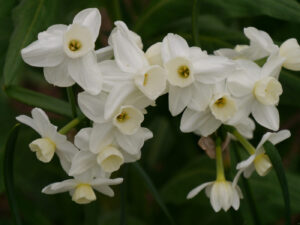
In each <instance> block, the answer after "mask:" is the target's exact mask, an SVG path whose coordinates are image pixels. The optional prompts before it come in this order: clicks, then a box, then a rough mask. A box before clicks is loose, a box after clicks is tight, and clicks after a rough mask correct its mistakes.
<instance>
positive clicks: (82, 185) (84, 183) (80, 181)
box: [42, 172, 123, 204]
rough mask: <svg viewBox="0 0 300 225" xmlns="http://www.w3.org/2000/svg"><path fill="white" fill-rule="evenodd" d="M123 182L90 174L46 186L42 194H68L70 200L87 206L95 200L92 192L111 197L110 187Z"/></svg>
mask: <svg viewBox="0 0 300 225" xmlns="http://www.w3.org/2000/svg"><path fill="white" fill-rule="evenodd" d="M122 182H123V178H115V179H110V178H108V176H107V175H104V174H101V175H100V176H97V177H96V178H95V177H93V176H92V175H91V173H90V172H87V173H84V174H81V175H78V176H75V177H74V178H73V179H68V180H64V181H62V182H57V183H53V184H50V185H48V186H46V187H45V188H44V189H43V190H42V192H43V193H45V194H57V193H63V192H69V193H70V195H71V196H72V200H73V201H74V202H76V203H78V204H88V203H90V202H92V201H95V200H96V195H95V192H94V190H96V191H98V192H100V193H102V194H104V195H107V196H110V197H113V196H114V191H113V190H112V189H111V188H110V187H109V186H110V185H117V184H120V183H122Z"/></svg>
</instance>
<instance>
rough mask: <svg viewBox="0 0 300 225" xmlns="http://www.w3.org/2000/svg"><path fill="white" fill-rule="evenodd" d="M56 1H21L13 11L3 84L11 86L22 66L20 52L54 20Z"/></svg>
mask: <svg viewBox="0 0 300 225" xmlns="http://www.w3.org/2000/svg"><path fill="white" fill-rule="evenodd" d="M55 12H56V1H54V0H51V1H49V0H23V1H21V3H20V4H19V5H18V6H17V7H16V8H15V9H14V11H13V21H14V32H13V34H12V36H11V38H10V41H9V45H8V50H7V55H6V58H5V64H4V72H3V73H4V83H5V85H10V84H13V83H14V81H15V79H16V77H17V75H18V73H19V71H20V70H19V69H20V67H21V66H22V65H24V64H23V63H22V59H21V54H20V51H21V49H22V48H24V47H26V46H27V45H28V44H29V43H30V42H32V41H33V40H34V39H35V37H36V35H37V33H38V32H40V31H42V30H44V29H45V28H46V27H47V26H48V25H49V24H50V22H51V21H53V18H55Z"/></svg>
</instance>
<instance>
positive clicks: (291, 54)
mask: <svg viewBox="0 0 300 225" xmlns="http://www.w3.org/2000/svg"><path fill="white" fill-rule="evenodd" d="M279 54H280V56H281V57H284V58H285V61H284V64H283V66H284V67H285V68H287V69H289V70H294V71H299V70H300V46H299V44H298V42H297V40H296V39H295V38H290V39H288V40H286V41H285V42H283V43H282V45H281V46H280V50H279Z"/></svg>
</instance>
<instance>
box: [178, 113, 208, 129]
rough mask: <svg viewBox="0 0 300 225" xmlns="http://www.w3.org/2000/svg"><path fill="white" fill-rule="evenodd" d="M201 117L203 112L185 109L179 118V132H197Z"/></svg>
mask: <svg viewBox="0 0 300 225" xmlns="http://www.w3.org/2000/svg"><path fill="white" fill-rule="evenodd" d="M202 116H203V112H197V111H195V110H191V109H189V108H187V109H186V110H185V111H184V112H183V114H182V117H181V121H180V130H181V131H182V132H185V133H187V132H192V131H194V130H197V129H198V128H199V123H200V121H201V119H202Z"/></svg>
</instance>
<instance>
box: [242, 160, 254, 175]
mask: <svg viewBox="0 0 300 225" xmlns="http://www.w3.org/2000/svg"><path fill="white" fill-rule="evenodd" d="M254 170H255V167H254V163H253V164H251V165H250V166H248V167H247V168H245V170H244V173H243V174H244V177H245V178H249V177H250V176H251V175H252V173H253V172H254Z"/></svg>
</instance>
